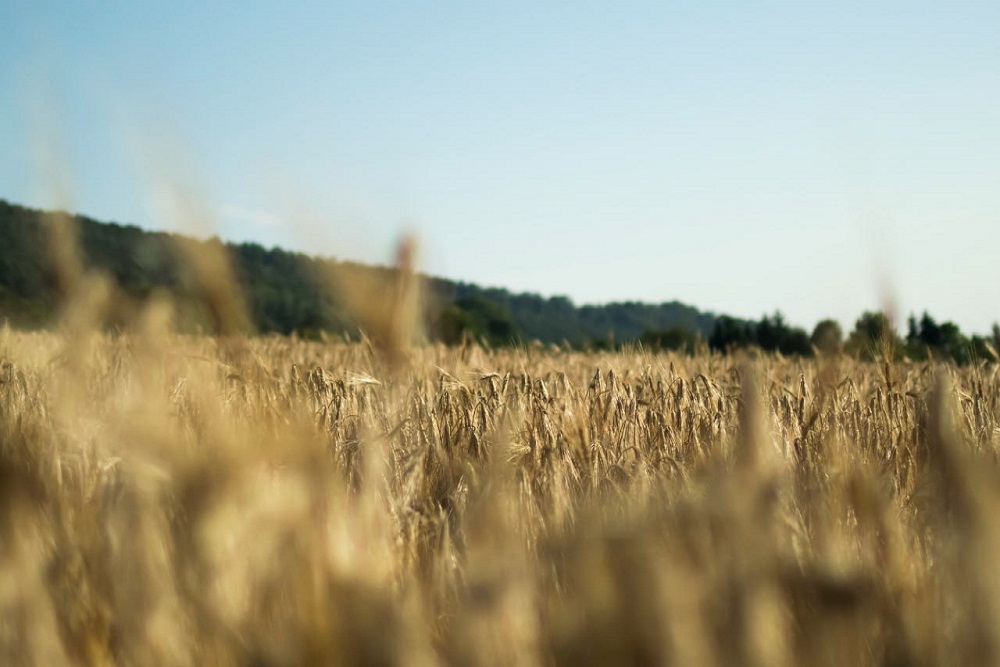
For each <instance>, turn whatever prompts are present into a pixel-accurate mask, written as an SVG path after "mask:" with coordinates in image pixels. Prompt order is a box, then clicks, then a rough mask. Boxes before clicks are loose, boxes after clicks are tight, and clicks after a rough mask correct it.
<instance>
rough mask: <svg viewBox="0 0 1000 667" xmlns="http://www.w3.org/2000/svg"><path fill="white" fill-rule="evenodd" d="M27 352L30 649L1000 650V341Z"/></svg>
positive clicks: (3, 602) (246, 657)
mask: <svg viewBox="0 0 1000 667" xmlns="http://www.w3.org/2000/svg"><path fill="white" fill-rule="evenodd" d="M67 321H68V322H70V323H72V318H71V317H69V316H68V320H67ZM0 364H2V367H0V509H2V512H0V570H2V576H0V619H2V621H0V664H5V665H21V664H25V665H27V664H35V665H64V664H66V665H347V664H358V665H586V664H593V665H618V664H631V665H806V664H808V665H846V664H852V665H854V664H857V665H937V664H997V663H998V662H1000V577H997V576H996V572H995V567H996V563H997V562H998V558H1000V537H998V528H1000V523H998V519H997V516H996V515H995V512H996V511H997V510H998V508H1000V502H998V500H1000V484H998V482H1000V474H998V472H1000V471H998V467H997V453H998V451H1000V429H998V424H997V420H998V416H1000V384H998V378H997V372H998V369H997V366H996V365H980V366H973V367H968V368H963V369H957V368H954V367H950V366H933V365H930V364H926V363H924V364H913V363H905V362H903V363H895V364H871V363H862V362H858V361H855V360H852V359H850V358H847V357H845V356H835V357H827V358H821V359H818V360H793V359H783V358H780V357H769V356H763V355H753V354H736V355H729V356H726V355H719V354H700V355H697V356H694V357H684V356H678V355H673V354H652V353H649V352H646V351H643V350H641V349H631V350H629V349H626V350H624V351H620V352H616V353H583V352H572V351H567V350H560V349H556V348H542V347H540V346H527V347H522V348H519V349H510V350H494V351H491V350H486V349H483V348H481V347H479V346H476V345H472V344H469V345H466V346H464V347H458V348H445V347H443V346H434V345H424V346H422V347H417V348H413V349H411V350H409V351H408V352H407V354H406V356H405V358H391V357H390V356H387V355H385V354H383V353H382V352H380V350H379V347H378V345H376V344H374V343H372V342H370V341H363V342H360V343H343V342H337V341H326V342H304V341H299V340H295V339H294V338H282V337H259V338H251V337H245V336H218V337H208V336H205V337H195V336H181V335H177V334H171V333H169V332H168V330H167V329H166V328H165V327H162V326H160V325H159V324H157V321H156V317H154V316H148V317H146V318H145V319H144V320H142V321H141V322H139V323H137V325H136V326H135V327H134V328H133V329H131V330H129V331H126V332H118V333H100V332H99V331H98V330H97V329H87V328H84V329H73V328H72V326H70V325H69V324H68V325H66V326H65V327H64V328H63V329H61V330H59V331H55V332H49V333H27V332H18V331H13V330H10V329H7V328H4V329H2V330H0Z"/></svg>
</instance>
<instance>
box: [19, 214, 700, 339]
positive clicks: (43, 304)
mask: <svg viewBox="0 0 1000 667" xmlns="http://www.w3.org/2000/svg"><path fill="white" fill-rule="evenodd" d="M44 215H45V213H43V212H41V211H37V210H33V209H29V208H25V207H23V206H18V205H15V204H11V203H8V202H5V201H3V200H0V321H2V320H7V321H9V322H10V323H12V324H14V325H16V326H22V327H36V326H46V325H47V324H49V323H51V322H52V321H53V319H54V317H55V315H56V312H57V309H58V298H57V294H56V289H55V276H54V272H53V270H52V266H51V264H50V261H49V258H50V257H51V252H50V251H49V247H50V241H49V236H48V232H47V228H46V227H45V226H44V224H43V216H44ZM74 219H75V221H76V227H77V230H78V234H79V243H80V247H81V249H82V254H83V259H84V262H85V264H86V265H87V266H89V267H92V268H96V269H100V270H101V271H103V272H104V273H106V274H107V275H110V276H111V277H112V278H114V280H115V281H116V282H117V283H118V285H119V287H120V288H121V291H122V293H123V294H124V295H125V298H126V300H127V301H132V302H135V303H139V302H140V301H141V300H142V299H144V298H145V297H147V296H149V295H150V294H152V293H154V292H156V291H165V292H167V293H169V294H171V295H172V296H173V297H175V299H176V300H177V303H178V304H180V306H181V310H182V311H185V304H187V305H188V306H190V307H189V308H187V310H186V312H187V313H188V314H189V315H190V316H191V317H193V318H194V319H195V320H197V306H196V305H195V304H194V302H195V301H196V299H195V297H194V291H193V289H192V288H191V286H190V284H189V283H190V279H189V277H188V275H187V270H186V268H185V267H184V266H183V263H182V262H180V261H179V260H178V255H177V253H176V252H175V249H174V248H175V243H174V241H176V240H178V239H180V238H181V237H178V236H176V235H172V234H166V233H162V232H149V231H145V230H142V229H140V228H138V227H135V226H123V225H118V224H114V223H104V222H98V221H96V220H92V219H90V218H87V217H85V216H74ZM201 243H221V241H219V240H218V239H212V240H209V241H202V242H201ZM225 249H226V251H227V252H228V254H229V256H230V257H231V259H232V263H233V267H234V269H235V272H236V274H237V277H238V280H239V281H240V283H241V288H242V290H243V293H244V295H245V297H246V300H247V303H248V310H249V314H250V316H251V318H252V322H253V326H254V327H255V328H256V330H257V331H260V332H280V333H291V332H292V331H298V332H300V333H305V334H315V333H318V332H319V331H324V330H325V331H330V332H336V333H340V332H343V331H348V332H351V331H352V330H353V329H354V328H355V325H354V324H353V323H352V321H351V319H350V317H349V316H348V315H347V314H346V312H345V311H344V309H343V307H342V306H341V304H339V303H338V302H337V300H336V299H335V298H332V297H331V296H330V295H329V294H328V291H327V290H326V289H324V288H323V287H322V285H321V283H320V281H319V280H318V279H317V275H319V274H320V273H321V271H320V270H321V269H322V268H323V266H324V263H327V262H335V260H330V259H319V258H315V257H309V256H307V255H304V254H301V253H293V252H287V251H285V250H281V249H279V248H273V249H265V248H263V247H261V246H259V245H256V244H252V243H243V244H225ZM336 265H337V266H340V267H346V268H349V269H350V270H353V271H360V272H384V271H386V270H387V269H385V268H380V267H368V266H362V265H357V264H351V263H338V264H336ZM428 284H429V285H430V292H431V298H430V303H431V306H430V310H429V313H428V315H429V317H430V320H431V323H432V326H431V333H432V335H434V336H435V337H437V338H443V339H445V340H455V339H457V338H459V337H461V335H462V334H463V333H464V332H469V333H472V334H475V335H477V336H482V337H485V338H487V339H489V340H491V341H492V342H494V343H503V342H508V341H510V340H512V339H521V340H534V339H537V340H540V341H542V342H546V343H561V342H563V341H568V342H571V343H573V344H576V345H579V344H584V343H588V342H594V341H597V342H601V341H607V340H611V339H613V340H615V341H617V342H624V341H629V340H635V339H637V338H639V337H640V336H641V335H642V334H643V333H644V332H647V331H651V330H664V329H670V328H674V327H684V328H686V329H689V330H690V331H692V332H700V333H701V334H703V335H705V336H707V335H708V334H709V333H710V332H711V331H712V328H713V326H714V323H715V319H716V318H715V316H714V315H712V314H709V313H702V312H699V311H698V310H697V309H696V308H693V307H691V306H687V305H684V304H681V303H677V302H672V303H664V304H660V305H650V304H643V303H634V302H629V303H612V304H607V305H603V306H576V305H574V304H573V303H572V302H571V301H570V300H569V299H567V298H565V297H553V298H544V297H541V296H538V295H535V294H512V293H510V292H508V291H507V290H504V289H496V288H481V287H478V286H476V285H472V284H468V283H460V282H453V281H448V280H443V279H439V278H432V279H429V281H428Z"/></svg>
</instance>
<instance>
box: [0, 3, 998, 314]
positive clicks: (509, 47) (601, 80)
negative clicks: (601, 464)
mask: <svg viewBox="0 0 1000 667" xmlns="http://www.w3.org/2000/svg"><path fill="white" fill-rule="evenodd" d="M208 5H211V6H208ZM0 26H3V27H4V31H3V34H4V38H3V40H0V198H3V199H7V200H10V201H13V202H17V203H23V204H28V205H33V206H49V205H54V204H59V205H64V206H67V207H69V208H71V209H73V210H76V211H79V212H81V213H84V214H86V215H89V216H91V217H94V218H97V219H102V220H113V221H116V222H121V223H132V224H138V225H140V226H143V227H147V228H159V229H162V228H175V229H179V227H180V225H179V223H178V221H176V220H171V219H164V218H162V217H160V216H159V215H158V214H157V209H156V207H155V206H151V205H150V202H151V201H153V199H154V198H153V196H152V194H151V193H153V192H155V190H156V188H157V186H159V185H162V182H163V181H164V180H168V179H169V178H170V175H171V174H180V175H181V176H180V177H182V178H183V180H185V181H186V182H187V184H188V185H189V186H193V187H195V188H196V189H197V191H198V192H199V193H200V198H199V199H200V202H201V205H202V206H203V207H204V208H205V209H206V210H207V211H208V212H209V213H210V216H209V217H210V218H211V219H212V220H213V225H212V227H211V228H210V229H204V230H200V231H202V232H203V233H204V234H205V235H207V234H212V233H215V234H219V235H220V236H222V237H224V238H227V239H231V240H236V241H242V240H254V241H257V242H260V243H263V244H265V245H281V246H284V247H288V248H293V249H298V250H305V251H307V252H311V253H316V254H323V255H330V256H335V257H338V258H344V259H355V260H361V261H377V262H384V261H387V260H389V259H390V258H391V256H392V254H393V246H394V243H395V240H396V239H397V238H398V237H399V235H400V233H402V232H404V231H412V232H414V233H415V234H416V235H417V237H418V239H419V240H420V243H421V247H422V248H423V254H422V263H421V264H422V265H421V268H422V269H423V270H425V271H427V272H429V273H431V274H434V275H441V276H446V277H449V278H456V279H461V280H466V281H471V282H476V283H479V284H482V285H491V286H503V287H506V288H508V289H511V290H514V291H532V292H537V293H541V294H545V295H556V294H561V295H568V296H569V297H571V298H572V299H573V300H574V301H575V302H576V303H578V304H582V303H603V302H608V301H626V300H641V301H647V302H662V301H671V300H675V299H676V300H679V301H683V302H685V303H689V304H691V305H694V306H696V307H698V308H701V309H703V310H711V311H714V312H717V313H727V314H732V315H736V316H741V317H753V318H757V317H759V316H761V315H762V314H764V313H770V312H772V311H774V310H781V311H782V312H783V313H784V314H785V316H786V318H787V319H788V320H789V321H791V322H793V323H795V324H798V325H801V326H804V327H806V328H811V327H812V326H813V325H814V324H815V322H816V321H817V320H819V319H820V318H822V317H826V316H833V317H836V318H838V319H840V320H841V321H842V323H843V324H844V325H845V326H847V327H848V328H849V327H850V326H851V324H852V323H853V321H854V320H855V319H856V318H857V316H858V315H860V314H861V312H862V311H863V310H874V309H878V308H880V307H882V306H884V305H886V304H888V303H893V304H895V306H896V308H897V309H898V314H899V316H900V318H901V319H905V317H906V315H907V314H909V313H910V312H915V313H917V314H919V313H920V312H922V311H923V310H928V311H929V312H930V313H931V315H933V316H934V317H935V318H936V319H938V320H939V321H943V320H953V321H955V322H956V323H958V324H959V325H960V326H961V327H962V329H963V330H964V331H966V332H983V333H984V332H986V331H988V330H989V328H990V326H991V324H992V323H993V322H995V321H997V320H1000V270H998V268H997V266H996V262H995V260H996V257H997V252H996V251H995V250H994V248H995V247H997V241H996V238H997V235H998V232H997V230H998V229H1000V224H998V223H1000V39H997V35H998V34H1000V3H998V2H995V1H994V2H956V3H940V2H935V3H929V2H882V3H873V2H850V3H848V2H840V3H823V4H822V5H820V4H819V3H811V2H806V3H804V2H780V3H775V2H746V3H743V2H728V3H705V2H617V3H597V2H573V3H549V2H524V1H521V0H512V1H509V2H503V3H480V2H464V3H459V2H431V1H428V2H396V3H385V2H329V1H327V2H319V1H315V2H311V1H310V2H297V3H265V2H255V1H252V0H250V1H245V2H239V3H236V2H233V3H203V2H182V1H175V2H161V1H155V2H141V3H111V2H100V3H80V2H58V3H57V2H46V1H45V0H36V1H30V2H28V1H21V0H6V1H5V2H3V3H0ZM43 144H49V145H52V146H54V147H55V148H54V150H55V152H56V154H58V155H59V156H60V157H61V160H62V166H61V169H62V171H63V173H64V179H65V187H64V188H63V190H64V191H63V192H62V194H61V196H60V197H58V198H55V199H58V200H59V201H54V195H53V191H54V187H53V178H52V177H51V176H50V175H47V174H46V172H45V170H44V169H42V168H40V167H39V164H40V163H41V162H42V161H41V160H40V159H39V155H40V154H41V153H43V152H44V151H42V150H41V149H40V146H41V145H43ZM164 174H166V175H164ZM306 220H308V221H309V222H304V221H306Z"/></svg>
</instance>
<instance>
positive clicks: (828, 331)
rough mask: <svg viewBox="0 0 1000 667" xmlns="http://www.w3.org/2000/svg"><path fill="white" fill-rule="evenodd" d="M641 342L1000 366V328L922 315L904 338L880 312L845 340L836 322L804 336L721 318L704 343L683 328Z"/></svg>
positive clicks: (779, 322)
mask: <svg viewBox="0 0 1000 667" xmlns="http://www.w3.org/2000/svg"><path fill="white" fill-rule="evenodd" d="M640 342H641V343H642V344H643V345H645V346H647V347H650V348H653V349H660V350H677V351H686V352H689V353H695V352H697V351H698V350H699V349H711V350H717V351H732V350H736V349H759V350H763V351H765V352H779V353H781V354H783V355H799V356H804V357H811V356H815V355H833V354H839V353H845V354H849V355H851V356H855V357H858V358H861V359H866V360H875V359H883V358H886V357H888V358H891V359H894V360H900V359H904V358H906V359H912V360H917V361H924V360H932V359H933V360H941V361H951V362H954V363H956V364H959V365H966V364H970V363H977V362H980V361H991V362H995V361H998V360H1000V359H998V356H997V351H998V350H1000V324H994V325H993V328H992V331H991V332H990V333H989V334H987V335H979V334H972V335H966V334H964V333H962V330H961V329H960V328H959V326H958V325H957V324H955V323H954V322H947V321H946V322H940V323H939V322H937V321H936V320H935V319H934V318H933V317H931V316H930V314H928V313H927V312H926V311H925V312H924V313H923V315H921V316H920V318H919V319H918V318H917V317H916V316H915V315H911V316H910V317H909V318H908V320H907V330H906V335H905V336H902V335H900V334H899V333H897V331H896V329H895V327H894V326H893V322H892V320H891V319H890V318H889V316H888V315H886V314H885V313H883V312H865V313H863V314H862V315H861V317H859V318H858V319H857V320H856V321H855V323H854V328H853V329H852V330H851V331H850V332H849V333H848V335H847V336H846V337H845V336H844V332H843V330H842V327H841V326H840V323H839V322H837V321H836V320H834V319H824V320H821V321H820V322H818V323H817V324H816V326H815V327H814V328H813V330H812V333H811V334H808V333H806V330H805V329H802V328H799V327H794V326H791V325H789V324H788V323H786V322H785V319H784V317H783V316H782V314H781V313H780V312H779V313H774V314H773V315H765V316H764V317H762V318H761V319H760V321H756V322H755V321H752V320H738V319H735V318H732V317H728V316H721V317H719V318H717V319H716V322H715V325H714V327H713V328H712V332H711V333H710V334H709V335H708V337H707V338H706V337H703V336H701V335H699V334H698V333H696V332H694V331H692V330H689V329H685V328H683V327H673V328H669V329H665V330H660V331H647V332H646V333H644V334H643V335H642V336H641V337H640Z"/></svg>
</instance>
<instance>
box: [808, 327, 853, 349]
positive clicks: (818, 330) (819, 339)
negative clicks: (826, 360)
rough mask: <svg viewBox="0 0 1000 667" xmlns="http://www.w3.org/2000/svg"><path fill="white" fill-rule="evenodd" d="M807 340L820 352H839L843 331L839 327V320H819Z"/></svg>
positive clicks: (842, 343)
mask: <svg viewBox="0 0 1000 667" xmlns="http://www.w3.org/2000/svg"><path fill="white" fill-rule="evenodd" d="M809 342H810V343H812V345H813V347H815V348H816V349H817V350H819V352H820V353H821V354H836V353H837V352H840V349H841V347H843V345H844V332H843V330H842V329H841V328H840V322H838V321H837V320H831V319H826V320H820V321H819V322H817V323H816V326H815V327H814V328H813V332H812V336H810V337H809Z"/></svg>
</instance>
